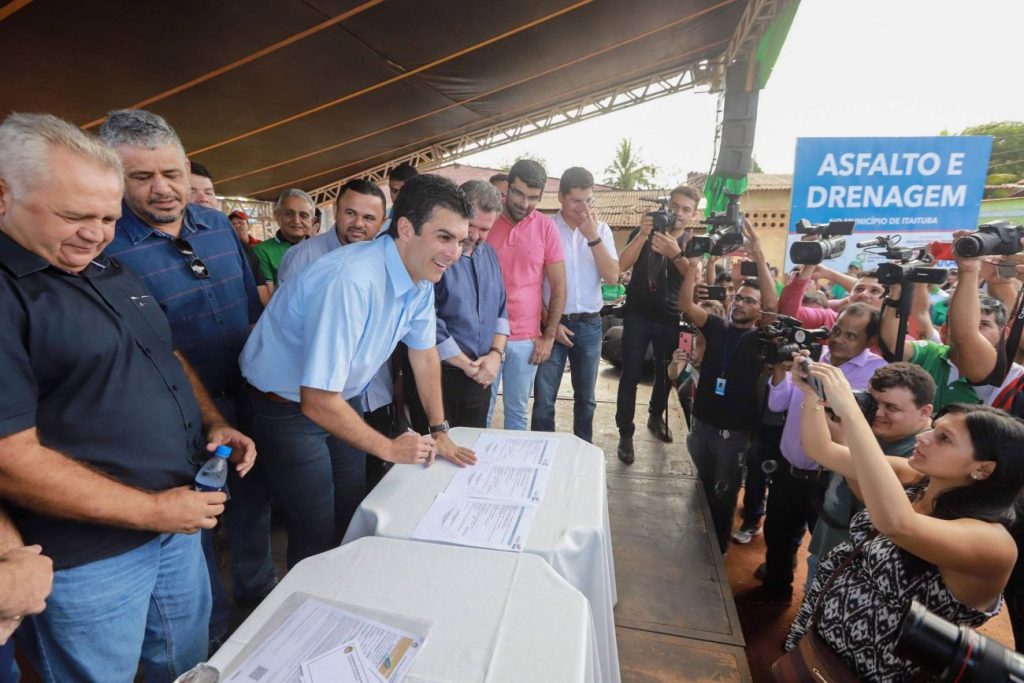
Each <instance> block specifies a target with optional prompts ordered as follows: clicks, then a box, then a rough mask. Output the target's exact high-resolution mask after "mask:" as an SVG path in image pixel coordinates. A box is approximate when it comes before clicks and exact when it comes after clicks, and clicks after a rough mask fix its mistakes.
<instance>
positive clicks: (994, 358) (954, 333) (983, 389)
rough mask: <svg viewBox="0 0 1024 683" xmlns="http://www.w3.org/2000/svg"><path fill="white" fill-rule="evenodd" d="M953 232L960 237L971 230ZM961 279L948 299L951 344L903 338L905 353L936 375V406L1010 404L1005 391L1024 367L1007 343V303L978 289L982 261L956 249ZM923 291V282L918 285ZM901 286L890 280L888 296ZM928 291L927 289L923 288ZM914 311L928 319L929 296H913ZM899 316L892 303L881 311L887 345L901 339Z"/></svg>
mask: <svg viewBox="0 0 1024 683" xmlns="http://www.w3.org/2000/svg"><path fill="white" fill-rule="evenodd" d="M971 234H972V233H968V232H966V231H958V232H955V233H953V237H954V238H956V239H959V238H962V237H965V236H968V235H971ZM954 257H955V259H956V263H957V269H958V271H959V283H958V285H957V288H956V290H954V292H953V295H952V297H951V298H950V303H949V319H948V331H947V339H948V340H949V344H948V345H946V344H940V343H938V342H935V341H931V340H904V342H903V344H904V346H903V357H904V358H906V359H907V360H909V361H910V362H911V363H914V364H915V365H920V366H921V367H923V368H924V369H925V370H926V371H928V373H929V374H930V375H931V376H932V379H934V380H935V386H936V391H935V400H934V402H933V403H934V405H935V408H936V410H939V409H941V408H942V407H943V406H945V405H946V404H948V403H953V402H964V403H986V404H988V405H996V406H997V407H1001V408H1009V407H1011V405H1012V403H1013V398H1012V396H1009V395H1008V392H1007V391H1006V390H1007V389H1009V388H1010V387H1012V386H1013V385H1014V384H1015V380H1018V379H1019V378H1021V377H1022V376H1024V366H1021V365H1019V364H1017V363H1015V362H1013V360H1012V359H1013V354H1009V355H1008V354H1007V351H1006V348H1005V342H1006V339H1005V328H1006V323H1007V311H1006V306H1005V305H1004V304H1003V302H1002V301H1000V300H999V299H997V298H994V297H991V296H987V295H984V294H978V288H979V284H980V273H981V267H982V261H981V258H980V257H967V256H963V255H961V253H960V252H959V251H954ZM918 289H919V290H921V289H923V287H920V286H918ZM901 290H902V287H901V285H896V284H893V285H890V287H889V298H890V300H898V299H899V296H900V293H901ZM925 294H927V292H925ZM912 315H914V316H916V317H918V318H928V317H929V316H928V310H927V296H925V297H923V298H922V297H915V305H914V310H913V312H912ZM896 337H897V320H896V314H895V311H894V310H893V306H892V305H887V306H886V307H885V310H884V311H883V312H882V325H881V338H882V340H883V342H884V343H885V345H886V346H887V347H888V348H894V347H895V346H896V344H897V339H896Z"/></svg>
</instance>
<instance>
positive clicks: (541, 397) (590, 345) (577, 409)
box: [531, 314, 602, 443]
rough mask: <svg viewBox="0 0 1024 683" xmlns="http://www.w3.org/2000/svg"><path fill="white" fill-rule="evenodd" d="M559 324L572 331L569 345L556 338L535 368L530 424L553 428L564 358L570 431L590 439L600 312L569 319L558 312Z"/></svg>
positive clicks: (538, 428)
mask: <svg viewBox="0 0 1024 683" xmlns="http://www.w3.org/2000/svg"><path fill="white" fill-rule="evenodd" d="M562 324H563V325H565V326H566V327H568V328H569V330H570V331H572V332H573V333H574V336H573V337H571V338H570V340H569V341H571V342H572V344H573V345H572V348H569V347H568V346H563V345H561V344H559V343H558V342H555V345H554V346H553V347H552V348H551V357H550V358H548V359H547V360H546V361H544V362H543V363H541V365H540V366H539V367H538V368H537V378H536V380H535V381H534V384H533V417H532V420H531V428H532V429H533V430H534V431H538V432H553V431H555V400H556V399H557V398H558V387H559V385H561V383H562V374H563V373H564V371H565V361H566V359H567V358H568V359H569V370H570V378H571V379H572V397H573V406H572V433H573V434H575V435H576V436H578V437H579V438H581V439H583V440H584V441H586V442H588V443H592V442H593V440H594V439H593V436H594V409H595V408H597V400H596V397H595V390H596V386H597V367H598V365H599V364H600V363H601V336H602V334H601V316H600V314H594V316H593V317H588V318H578V319H575V320H573V319H570V318H569V317H568V316H562Z"/></svg>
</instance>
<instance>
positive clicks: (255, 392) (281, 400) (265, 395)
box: [245, 382, 295, 403]
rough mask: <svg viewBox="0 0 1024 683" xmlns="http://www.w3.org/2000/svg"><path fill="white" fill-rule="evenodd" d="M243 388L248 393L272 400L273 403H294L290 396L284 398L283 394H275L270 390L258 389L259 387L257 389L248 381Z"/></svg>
mask: <svg viewBox="0 0 1024 683" xmlns="http://www.w3.org/2000/svg"><path fill="white" fill-rule="evenodd" d="M245 388H246V390H247V391H248V392H249V393H250V394H253V395H254V396H259V397H260V398H263V399H266V400H268V401H272V402H274V403H295V401H293V400H291V399H290V398H285V397H284V396H278V395H277V394H275V393H273V392H270V391H260V390H259V389H257V388H256V387H254V386H253V385H251V384H249V383H248V382H247V383H246V385H245Z"/></svg>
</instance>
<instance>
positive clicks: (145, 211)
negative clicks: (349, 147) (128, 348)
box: [100, 109, 274, 642]
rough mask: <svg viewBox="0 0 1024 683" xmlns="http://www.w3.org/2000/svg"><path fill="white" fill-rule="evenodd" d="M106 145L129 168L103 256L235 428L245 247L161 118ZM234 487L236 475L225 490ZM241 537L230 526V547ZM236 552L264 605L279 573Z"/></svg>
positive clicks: (122, 118) (215, 621) (220, 599)
mask: <svg viewBox="0 0 1024 683" xmlns="http://www.w3.org/2000/svg"><path fill="white" fill-rule="evenodd" d="M100 137H101V138H102V139H103V141H104V142H106V143H107V144H108V145H110V146H111V147H113V148H114V149H115V150H116V151H117V153H118V156H120V157H121V163H122V164H123V166H124V198H123V202H122V215H121V218H120V220H118V221H117V226H116V229H115V234H114V239H113V241H112V242H111V243H110V245H109V246H108V247H107V249H106V252H105V253H106V255H107V256H112V257H115V258H117V260H118V261H119V262H120V263H122V264H123V265H124V266H126V267H127V268H129V269H130V270H131V271H132V272H133V273H134V274H135V275H136V276H138V277H139V279H141V280H142V282H143V284H145V285H146V288H147V289H148V290H149V291H150V293H151V294H152V295H153V298H154V299H156V303H157V304H159V305H160V307H161V308H162V309H163V310H164V313H165V314H166V316H167V320H168V322H169V323H170V325H171V334H172V336H173V343H174V347H175V348H176V349H177V350H178V351H179V352H180V353H181V354H182V355H184V356H185V358H186V359H187V360H188V362H189V363H190V364H191V365H192V367H193V368H194V369H195V371H196V373H197V374H198V375H199V378H200V379H201V380H202V383H203V385H204V386H205V387H206V390H207V392H209V394H210V397H211V398H212V399H213V402H214V405H215V406H216V407H217V409H218V410H219V411H220V413H221V415H223V416H224V418H225V419H226V420H227V421H228V422H229V423H232V424H235V423H236V409H235V400H236V398H237V394H238V391H239V388H240V387H241V380H242V375H241V371H240V370H239V367H238V356H239V354H240V353H241V352H242V347H243V346H244V345H245V341H246V339H247V338H248V336H249V330H250V325H252V324H255V323H256V319H257V318H258V317H259V314H260V310H261V307H260V300H259V294H258V292H257V290H256V281H255V280H254V279H253V275H252V271H251V269H250V268H249V264H248V261H247V259H246V256H245V253H244V252H243V250H242V245H241V243H240V242H239V241H238V238H237V237H236V235H235V232H234V229H233V228H232V226H231V223H230V221H229V220H228V219H227V217H226V216H224V214H223V213H221V212H220V211H215V210H213V209H209V208H206V207H203V206H199V205H198V204H189V203H188V200H189V196H190V191H191V189H190V186H189V171H190V164H189V162H188V160H187V159H186V157H185V150H184V147H183V146H182V144H181V140H179V139H178V135H177V133H175V131H174V129H173V128H171V126H170V125H169V124H168V123H167V122H166V121H165V120H164V119H163V118H162V117H160V116H158V115H156V114H153V113H151V112H148V111H144V110H130V109H129V110H121V111H115V112H111V113H110V114H109V115H108V117H107V120H106V122H105V123H104V124H103V126H102V127H101V128H100ZM238 482H239V479H238V477H237V474H236V473H232V474H231V475H230V482H229V486H235V485H240V484H239V483H238ZM268 523H269V521H268ZM240 533H241V532H233V531H231V530H230V523H229V531H228V535H229V538H234V537H236V536H238V535H239V534H240ZM250 533H251V532H250ZM212 540H213V539H212V532H209V531H208V532H204V534H203V549H204V552H205V553H206V558H207V562H208V564H209V570H210V580H211V586H212V590H213V615H212V617H211V622H210V639H211V641H213V642H216V641H217V640H218V639H220V638H222V637H223V636H225V635H226V633H227V627H228V620H229V618H230V606H229V604H228V600H227V595H226V593H225V591H224V589H223V587H222V585H221V582H220V578H219V576H218V574H217V571H216V562H215V558H214V554H213V543H212ZM231 545H232V552H231V557H232V564H233V565H234V567H235V569H236V572H235V576H236V583H235V595H236V596H239V597H242V598H246V597H262V596H263V595H265V594H266V593H267V592H269V591H270V589H271V588H272V587H273V584H274V577H273V568H272V567H256V566H245V565H244V554H243V553H242V552H241V551H238V552H236V551H235V549H234V548H235V543H233V542H232V544H231ZM240 563H243V564H240ZM250 587H251V589H250Z"/></svg>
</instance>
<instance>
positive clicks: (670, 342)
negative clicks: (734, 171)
mask: <svg viewBox="0 0 1024 683" xmlns="http://www.w3.org/2000/svg"><path fill="white" fill-rule="evenodd" d="M699 202H700V193H698V192H697V190H695V189H694V188H692V187H690V186H689V185H679V186H678V187H676V188H675V189H673V190H672V192H670V193H669V200H668V204H667V207H666V208H667V209H668V211H669V213H670V215H671V216H672V217H673V218H674V220H672V221H670V222H671V226H668V229H667V230H655V227H656V226H655V224H654V217H653V216H652V215H651V214H647V215H645V216H644V218H643V221H642V222H641V223H640V227H639V228H637V229H635V230H633V232H631V233H630V235H629V241H628V243H627V244H626V247H625V248H624V249H623V250H622V253H621V254H620V255H619V270H620V271H621V272H625V271H626V270H628V269H630V268H632V269H633V272H632V276H631V278H630V280H629V284H628V285H627V286H626V305H625V306H624V309H623V312H624V315H623V322H622V376H621V377H620V378H619V391H618V396H617V399H616V408H615V425H616V427H618V429H619V447H618V457H619V460H621V461H622V462H623V463H625V464H627V465H632V464H633V461H634V459H635V454H634V452H633V433H634V431H635V429H636V427H635V425H634V423H633V419H634V417H635V413H636V386H637V384H638V383H639V382H640V377H641V375H642V374H643V369H644V359H645V358H646V356H647V346H648V345H651V346H653V349H654V363H655V367H654V390H653V391H652V392H651V401H650V406H649V409H648V417H647V428H648V429H650V430H651V432H653V433H654V435H655V436H656V437H658V438H659V439H660V440H662V441H665V442H671V441H672V432H671V430H670V429H669V428H668V423H667V422H665V419H664V417H663V415H664V413H665V408H666V406H667V405H668V382H667V381H666V376H665V369H666V367H667V365H668V362H669V357H670V356H671V353H672V349H673V348H675V347H676V344H677V342H678V339H679V311H678V310H677V309H676V296H677V294H678V292H679V285H680V283H681V282H682V278H681V277H680V275H679V272H678V271H677V270H676V268H674V267H672V259H678V258H682V253H683V252H682V249H683V245H684V244H685V243H686V235H685V231H686V226H687V225H688V224H689V223H690V221H691V220H692V219H693V216H694V215H695V213H696V211H697V204H698V203H699ZM655 213H660V212H655ZM658 218H659V219H660V220H659V225H658V226H657V227H659V228H663V227H665V226H664V225H662V224H661V223H663V222H664V221H668V216H666V215H661V216H658Z"/></svg>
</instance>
